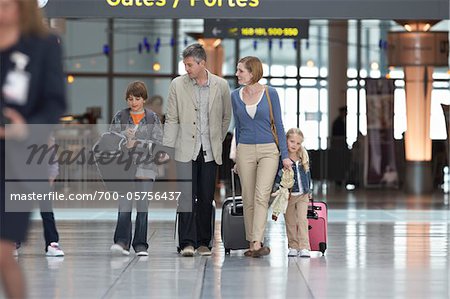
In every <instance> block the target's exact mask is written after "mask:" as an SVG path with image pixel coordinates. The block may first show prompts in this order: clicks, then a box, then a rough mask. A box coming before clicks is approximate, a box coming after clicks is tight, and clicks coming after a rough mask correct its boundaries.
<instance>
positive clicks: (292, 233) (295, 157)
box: [277, 128, 312, 257]
mask: <svg viewBox="0 0 450 299" xmlns="http://www.w3.org/2000/svg"><path fill="white" fill-rule="evenodd" d="M303 138H304V137H303V133H302V131H300V129H297V128H292V129H289V131H288V132H287V134H286V141H287V147H288V152H289V158H290V159H291V160H292V162H293V165H292V170H293V171H294V185H293V186H292V189H291V196H290V198H289V202H288V206H287V209H286V214H285V215H284V219H285V223H286V234H287V237H288V246H289V253H288V256H291V257H293V256H300V257H310V253H309V251H310V246H309V237H308V219H307V217H306V216H307V211H308V202H309V200H310V199H311V197H312V194H311V192H312V190H311V188H310V186H311V173H310V171H309V157H308V152H307V151H306V149H305V148H304V147H303V146H302V143H303ZM281 173H282V172H281V169H280V170H279V172H278V175H277V181H279V179H280V178H281Z"/></svg>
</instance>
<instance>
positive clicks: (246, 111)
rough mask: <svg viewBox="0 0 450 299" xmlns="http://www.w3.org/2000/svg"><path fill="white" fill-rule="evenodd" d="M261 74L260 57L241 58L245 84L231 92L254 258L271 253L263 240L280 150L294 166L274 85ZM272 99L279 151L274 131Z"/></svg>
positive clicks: (239, 73) (240, 77)
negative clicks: (290, 157)
mask: <svg viewBox="0 0 450 299" xmlns="http://www.w3.org/2000/svg"><path fill="white" fill-rule="evenodd" d="M262 75H263V68H262V63H261V61H260V60H259V59H258V58H257V57H252V56H247V57H244V58H242V59H241V60H239V63H238V65H237V71H236V77H237V78H238V82H239V84H240V85H243V86H244V87H241V88H238V89H236V90H234V91H233V92H232V94H231V101H232V105H233V113H234V118H235V122H236V144H237V152H236V169H237V171H238V173H239V177H240V180H241V184H242V199H243V204H244V222H245V233H246V238H247V240H248V241H249V242H250V246H249V250H248V251H246V252H245V256H252V257H260V256H263V255H268V254H269V253H270V249H269V248H268V247H266V246H262V242H263V239H264V231H265V227H266V221H267V212H268V207H269V199H270V192H271V190H272V185H273V182H274V178H275V175H276V172H277V168H278V162H279V156H280V151H281V158H282V161H283V167H285V168H290V167H291V166H292V161H291V160H290V159H289V158H288V151H287V146H286V139H285V138H284V128H283V123H282V121H281V108H280V102H279V99H278V94H277V92H276V90H275V89H274V88H271V87H267V86H263V85H261V84H259V83H258V81H259V80H260V79H261V78H262ZM269 101H270V103H271V106H272V110H273V119H274V122H275V126H276V136H277V137H278V140H279V144H278V146H279V149H280V150H279V149H278V147H277V144H276V140H275V136H274V134H273V133H272V130H271V113H270V108H269V107H270V106H269Z"/></svg>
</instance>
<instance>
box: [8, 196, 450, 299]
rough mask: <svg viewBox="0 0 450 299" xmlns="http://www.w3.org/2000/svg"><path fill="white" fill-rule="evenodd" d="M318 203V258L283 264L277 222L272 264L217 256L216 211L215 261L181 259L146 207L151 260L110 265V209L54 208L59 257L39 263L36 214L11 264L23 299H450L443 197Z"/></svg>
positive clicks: (447, 214)
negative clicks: (324, 211)
mask: <svg viewBox="0 0 450 299" xmlns="http://www.w3.org/2000/svg"><path fill="white" fill-rule="evenodd" d="M317 199H327V201H328V205H329V208H330V211H329V231H328V238H329V239H328V247H329V249H328V250H327V252H326V255H325V256H320V254H319V253H314V255H313V256H312V257H311V258H310V259H305V258H288V257H287V248H286V247H287V244H286V237H285V236H286V234H285V230H284V223H283V220H282V218H281V219H280V220H279V221H278V222H273V221H269V222H268V229H267V234H266V241H267V244H268V245H269V246H270V247H271V249H272V253H271V255H270V256H268V257H264V258H260V259H254V258H248V257H244V256H243V252H242V251H233V252H232V253H231V255H230V256H225V255H224V250H223V247H222V244H221V240H220V230H219V228H220V212H221V210H220V209H217V217H216V219H217V221H216V234H215V240H216V242H215V247H214V249H213V255H212V256H211V257H200V256H196V257H194V258H182V257H180V256H179V255H178V254H177V253H176V251H175V246H176V244H175V241H174V210H173V209H157V210H155V209H153V210H151V212H150V223H149V244H150V250H149V256H148V257H137V256H136V255H135V254H134V253H132V254H131V255H130V256H129V257H111V256H110V254H109V247H110V245H111V242H112V234H113V229H114V224H115V222H114V220H115V217H116V212H115V210H113V209H110V210H108V209H102V210H100V209H83V210H67V209H66V210H62V209H58V210H56V211H55V214H56V217H57V220H58V223H57V224H58V228H59V231H60V238H61V244H62V246H63V249H64V251H65V253H66V256H65V257H64V258H46V257H45V256H44V255H43V246H44V244H43V237H42V226H41V224H40V221H39V215H38V214H36V215H34V216H33V219H34V221H33V226H32V229H31V231H30V235H29V241H28V243H27V244H26V245H24V247H23V248H22V249H21V252H20V256H19V257H18V261H19V263H20V264H21V266H22V268H23V270H24V272H25V273H26V278H27V282H28V293H29V297H30V298H355V299H356V298H358V299H359V298H374V299H375V298H408V299H409V298H431V299H437V298H446V299H448V298H450V262H449V232H450V224H449V220H450V208H449V203H448V195H446V194H443V193H437V194H434V195H432V196H420V197H411V196H406V195H404V194H403V193H402V192H400V191H366V192H361V191H358V192H347V191H344V190H332V192H331V191H328V192H327V193H321V194H319V195H317ZM0 297H1V296H0Z"/></svg>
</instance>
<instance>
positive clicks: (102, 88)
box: [67, 77, 109, 123]
mask: <svg viewBox="0 0 450 299" xmlns="http://www.w3.org/2000/svg"><path fill="white" fill-rule="evenodd" d="M106 90H107V80H106V78H86V77H74V80H73V83H71V84H67V98H68V104H69V107H68V109H67V111H68V113H70V114H75V115H80V114H84V113H85V112H86V108H87V107H94V106H98V107H101V109H102V110H101V118H100V119H99V123H107V122H108V120H109V117H108V115H106V114H107V113H108V109H107V105H108V101H107V99H106Z"/></svg>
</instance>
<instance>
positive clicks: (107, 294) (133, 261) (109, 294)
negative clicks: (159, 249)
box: [101, 229, 156, 298]
mask: <svg viewBox="0 0 450 299" xmlns="http://www.w3.org/2000/svg"><path fill="white" fill-rule="evenodd" d="M155 235H156V229H153V231H152V233H151V234H150V237H149V238H148V240H147V242H148V243H150V241H151V239H152V238H153V237H154V236H155ZM139 258H140V257H139V256H137V255H136V256H135V257H134V258H132V259H131V261H130V262H128V264H127V265H126V266H125V268H124V269H123V270H122V272H120V274H119V275H118V276H117V277H116V279H114V281H113V282H112V284H111V285H110V286H109V288H108V289H107V290H106V292H105V294H104V295H103V296H102V297H101V298H111V297H112V295H113V293H114V291H115V289H116V286H117V285H118V284H119V281H120V280H121V279H122V277H123V276H124V274H125V273H126V272H128V270H130V269H131V268H132V267H133V266H134V265H135V264H137V262H138V260H139Z"/></svg>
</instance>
